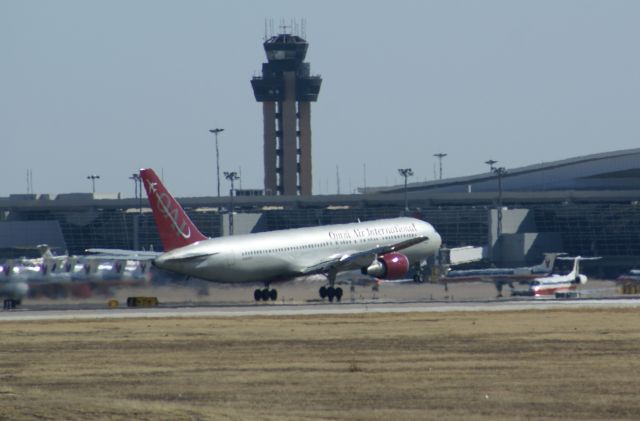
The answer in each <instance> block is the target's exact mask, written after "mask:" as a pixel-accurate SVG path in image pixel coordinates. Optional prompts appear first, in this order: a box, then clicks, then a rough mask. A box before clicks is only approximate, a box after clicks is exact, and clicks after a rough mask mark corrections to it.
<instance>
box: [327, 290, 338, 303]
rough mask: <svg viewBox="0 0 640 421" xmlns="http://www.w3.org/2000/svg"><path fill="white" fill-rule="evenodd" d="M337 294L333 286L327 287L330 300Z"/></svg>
mask: <svg viewBox="0 0 640 421" xmlns="http://www.w3.org/2000/svg"><path fill="white" fill-rule="evenodd" d="M335 296H336V290H335V289H334V288H333V287H329V288H327V298H329V302H330V303H332V302H333V297H335Z"/></svg>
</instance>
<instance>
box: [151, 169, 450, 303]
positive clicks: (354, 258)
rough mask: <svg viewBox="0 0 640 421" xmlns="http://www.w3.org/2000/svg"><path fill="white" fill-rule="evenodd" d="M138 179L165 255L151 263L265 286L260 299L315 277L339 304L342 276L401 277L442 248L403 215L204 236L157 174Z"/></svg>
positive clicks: (432, 233)
mask: <svg viewBox="0 0 640 421" xmlns="http://www.w3.org/2000/svg"><path fill="white" fill-rule="evenodd" d="M140 176H141V178H142V180H143V182H144V186H145V189H146V191H147V196H148V197H149V202H150V204H151V209H152V210H153V215H154V218H155V221H156V225H157V227H158V231H159V234H160V239H161V241H162V244H163V246H164V249H165V253H162V254H159V255H157V256H153V257H154V258H153V264H154V265H155V266H157V267H159V268H161V269H166V270H170V271H173V272H177V273H180V274H184V275H187V276H193V277H196V278H200V279H204V280H208V281H212V282H221V283H256V282H262V283H264V285H265V287H264V288H262V289H256V290H255V291H254V299H255V300H256V301H260V300H262V301H267V300H272V301H275V300H276V299H277V297H278V293H277V291H276V290H275V289H272V288H270V285H271V284H272V283H276V282H279V281H286V280H291V279H292V278H295V277H299V276H305V275H312V274H323V275H325V276H326V278H327V281H328V282H327V285H326V286H322V287H321V288H320V291H319V293H320V297H321V298H323V299H324V298H328V299H329V301H333V299H334V298H335V299H337V300H340V299H341V297H342V289H341V288H339V287H335V279H336V274H337V273H338V272H341V271H347V270H361V271H362V273H363V274H367V275H371V276H374V277H378V278H381V279H399V278H402V277H403V276H405V275H406V274H407V272H408V271H409V269H410V267H411V266H412V265H419V264H420V262H421V261H424V260H425V259H426V258H427V257H429V256H432V255H434V254H435V253H437V252H438V250H439V248H440V244H441V238H440V235H439V234H438V233H437V232H436V230H435V229H434V228H433V226H431V225H430V224H429V223H427V222H424V221H421V220H419V219H414V218H406V217H401V218H393V219H382V220H377V221H370V222H361V223H352V224H340V225H327V226H319V227H312V228H297V229H288V230H280V231H271V232H263V233H256V234H246V235H236V236H231V237H219V238H207V237H206V236H204V235H203V234H202V233H201V232H200V231H199V230H198V228H197V227H196V226H195V225H194V224H193V222H192V221H191V219H190V218H189V216H188V215H187V214H186V213H185V212H184V210H183V209H182V207H181V206H180V205H179V204H178V202H177V201H176V200H175V199H174V198H173V197H172V196H171V195H170V194H169V192H168V191H167V190H166V188H165V187H164V185H163V184H162V182H161V181H160V179H159V178H158V176H157V175H156V173H155V172H154V171H153V170H152V169H142V170H140ZM147 253H149V252H147Z"/></svg>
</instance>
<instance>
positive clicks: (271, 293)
mask: <svg viewBox="0 0 640 421" xmlns="http://www.w3.org/2000/svg"><path fill="white" fill-rule="evenodd" d="M253 298H254V299H255V300H256V301H269V300H271V301H275V300H277V299H278V290H276V289H269V287H268V286H267V287H265V288H262V289H260V288H258V289H256V290H255V291H253Z"/></svg>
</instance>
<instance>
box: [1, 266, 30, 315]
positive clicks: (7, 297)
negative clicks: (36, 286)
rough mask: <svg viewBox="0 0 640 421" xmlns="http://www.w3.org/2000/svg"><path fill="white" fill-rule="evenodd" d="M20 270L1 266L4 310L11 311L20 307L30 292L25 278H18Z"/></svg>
mask: <svg viewBox="0 0 640 421" xmlns="http://www.w3.org/2000/svg"><path fill="white" fill-rule="evenodd" d="M17 274H18V268H16V267H15V266H12V265H9V264H4V265H2V266H0V297H1V298H2V299H3V308H4V309H5V310H11V309H12V308H14V307H16V306H17V305H20V303H21V302H22V299H23V298H24V297H26V295H27V293H28V292H29V284H28V283H27V281H26V278H24V277H18V276H16V275H17Z"/></svg>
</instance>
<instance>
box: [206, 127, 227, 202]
mask: <svg viewBox="0 0 640 421" xmlns="http://www.w3.org/2000/svg"><path fill="white" fill-rule="evenodd" d="M223 131H224V129H210V130H209V132H211V133H213V134H214V136H215V137H216V176H217V177H216V179H217V181H218V197H220V149H219V148H218V133H222V132H223Z"/></svg>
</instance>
